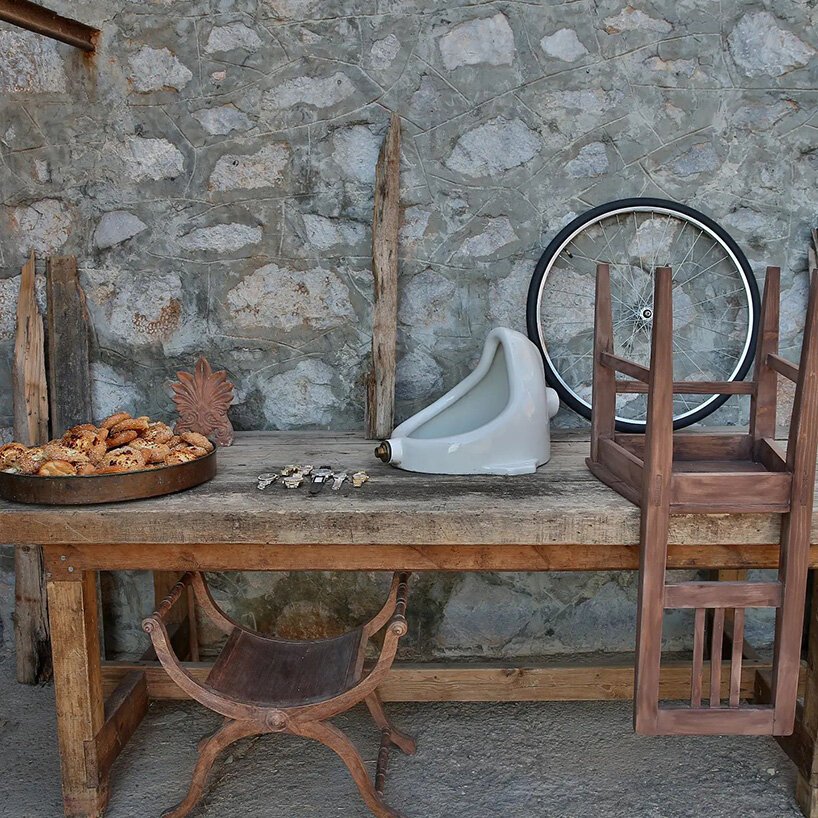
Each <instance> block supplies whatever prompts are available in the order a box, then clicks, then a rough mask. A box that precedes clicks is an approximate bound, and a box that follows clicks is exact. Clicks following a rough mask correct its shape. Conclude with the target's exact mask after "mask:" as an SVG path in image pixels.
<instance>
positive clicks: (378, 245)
mask: <svg viewBox="0 0 818 818" xmlns="http://www.w3.org/2000/svg"><path fill="white" fill-rule="evenodd" d="M399 227H400V117H399V116H398V115H397V114H392V120H391V122H390V123H389V130H388V131H387V132H386V137H385V138H384V141H383V145H382V146H381V152H380V155H379V156H378V164H377V165H376V167H375V210H374V213H373V215H372V274H373V276H374V279H375V303H374V305H373V308H372V371H371V372H370V374H369V378H368V380H367V396H366V430H367V436H368V437H370V438H373V439H379V440H380V439H383V438H387V437H389V435H390V434H391V433H392V425H393V423H394V420H395V367H396V363H395V347H396V343H397V333H398V230H399Z"/></svg>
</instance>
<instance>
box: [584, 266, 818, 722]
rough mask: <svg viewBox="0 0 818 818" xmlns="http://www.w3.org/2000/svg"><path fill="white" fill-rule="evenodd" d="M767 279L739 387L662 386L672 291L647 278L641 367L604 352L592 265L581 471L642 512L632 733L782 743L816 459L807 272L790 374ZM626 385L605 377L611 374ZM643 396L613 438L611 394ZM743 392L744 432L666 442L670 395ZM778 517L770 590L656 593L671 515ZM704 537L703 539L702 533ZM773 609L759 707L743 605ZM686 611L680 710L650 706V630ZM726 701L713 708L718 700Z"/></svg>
mask: <svg viewBox="0 0 818 818" xmlns="http://www.w3.org/2000/svg"><path fill="white" fill-rule="evenodd" d="M779 277H780V276H779V270H778V268H776V267H770V268H768V270H767V280H766V285H765V288H764V299H763V305H762V315H761V328H760V338H759V346H758V351H757V358H756V368H755V376H754V379H753V381H750V382H732V383H701V382H695V383H694V382H687V381H685V382H674V381H673V314H672V287H673V285H672V281H671V270H670V269H669V268H659V269H657V270H656V278H655V288H654V316H655V317H654V321H653V327H652V348H651V360H650V367H649V368H647V367H644V366H640V365H638V364H636V363H633V362H632V361H628V360H625V359H623V358H621V357H618V356H617V355H615V354H614V351H613V325H612V317H611V288H610V278H609V270H608V266H607V265H605V264H602V265H599V267H598V269H597V281H596V312H595V339H594V371H593V399H592V400H593V404H592V406H593V415H592V418H593V419H592V434H591V437H592V440H591V456H590V458H588V461H587V463H588V467H589V468H590V470H591V471H592V472H593V473H594V474H595V475H596V476H597V477H598V478H599V479H600V480H602V481H603V482H604V483H607V484H608V485H609V486H610V487H611V488H613V489H615V490H616V491H618V492H619V493H620V494H622V495H623V496H624V497H626V498H628V499H629V500H631V501H632V502H634V503H635V504H637V505H638V506H640V507H641V510H642V519H641V538H640V550H641V555H640V582H639V602H638V605H639V607H638V618H637V667H636V686H635V702H634V705H635V707H634V710H635V726H636V730H637V732H639V733H644V734H662V733H665V734H682V733H684V734H727V733H736V734H742V735H754V734H770V735H788V734H790V733H792V731H793V725H794V720H795V708H796V697H797V688H798V675H799V669H800V653H801V633H802V625H803V618H804V601H805V594H806V581H807V571H808V562H809V547H810V528H811V520H812V506H813V490H814V485H815V459H816V450H817V449H818V271H813V273H812V278H811V286H810V292H809V304H808V310H807V320H806V326H805V331H804V342H803V347H802V350H801V361H800V365H799V366H795V365H793V364H791V363H790V362H789V361H786V360H785V359H783V358H781V357H780V356H779V354H778V324H779V286H780V285H779ZM617 372H619V373H623V374H625V375H627V376H628V377H629V378H630V380H617V378H616V373H617ZM778 376H783V377H785V378H788V379H789V380H791V381H794V382H795V384H796V391H795V402H794V409H793V414H792V419H791V425H790V433H789V441H788V445H787V451H786V454H784V453H783V452H782V451H781V450H780V449H779V447H778V446H777V445H776V443H775V440H774V437H775V429H776V401H777V377H778ZM622 392H629V393H645V392H647V395H648V408H647V427H646V434H645V435H644V436H642V435H628V434H618V433H617V432H616V430H615V425H614V424H615V403H616V394H617V393H622ZM674 393H677V394H681V393H684V394H719V393H721V394H743V395H750V399H751V412H750V415H751V417H750V428H749V432H747V433H745V434H715V433H706V432H704V433H703V432H691V433H685V432H683V433H677V434H675V435H674V432H673V395H674ZM752 512H767V513H769V512H772V513H775V514H780V515H781V540H780V543H781V545H780V548H781V550H780V568H779V572H778V578H777V581H775V582H747V581H737V582H682V583H668V582H667V579H666V575H665V571H666V564H667V546H668V526H669V518H670V515H674V514H686V513H697V514H701V513H714V514H740V513H752ZM703 537H706V532H703ZM753 607H771V608H775V609H776V629H775V648H774V656H773V669H772V698H771V703H770V704H769V705H762V704H746V703H744V704H742V702H741V701H740V685H741V663H742V654H743V628H744V614H745V609H746V608H753ZM679 608H687V609H694V610H695V619H694V644H693V660H692V665H693V667H692V674H691V696H690V704H689V706H687V705H683V706H680V705H674V706H671V705H668V704H660V695H659V682H660V669H661V668H660V665H661V642H662V624H663V618H664V611H665V610H666V609H679ZM708 610H712V611H713V614H712V616H713V620H712V621H713V624H712V643H711V661H710V674H709V701H707V702H706V703H705V704H702V696H703V693H704V694H705V695H707V693H708V691H707V690H706V689H704V685H705V684H706V681H707V680H704V682H703V678H702V677H703V671H704V652H705V641H706V638H705V618H706V612H707V611H708ZM725 619H727V621H728V622H730V620H732V635H731V636H728V641H731V642H732V646H731V647H730V674H729V682H727V684H726V690H725V691H723V690H722V679H721V659H722V650H723V646H724V641H725V637H724V626H725ZM725 699H726V703H723V701H724V700H725Z"/></svg>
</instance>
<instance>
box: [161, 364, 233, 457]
mask: <svg viewBox="0 0 818 818" xmlns="http://www.w3.org/2000/svg"><path fill="white" fill-rule="evenodd" d="M176 377H177V378H179V381H178V383H174V384H172V385H171V388H172V389H173V402H174V403H175V404H176V409H177V411H178V412H179V420H178V421H177V422H176V434H182V433H183V432H198V433H199V434H202V435H204V436H205V437H210V436H211V435H212V436H213V439H214V440H215V441H216V443H218V445H219V446H230V445H231V444H232V443H233V438H234V433H233V424H232V423H230V419H229V418H228V417H227V411H228V409H229V408H230V404H231V403H232V402H233V384H232V383H231V382H230V381H229V380H228V379H227V373H226V372H225V371H224V370H220V371H219V372H214V371H213V369H212V367H211V366H210V364H209V363H208V362H207V359H206V358H205V357H204V356H202V357H201V358H199V360H198V361H197V362H196V366H195V367H194V369H193V374H192V375H191V374H190V373H189V372H177V373H176Z"/></svg>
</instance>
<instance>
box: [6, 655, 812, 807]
mask: <svg viewBox="0 0 818 818" xmlns="http://www.w3.org/2000/svg"><path fill="white" fill-rule="evenodd" d="M13 676H14V662H13V657H11V656H9V655H5V656H3V655H2V654H0V816H4V818H5V816H8V817H9V818H57V817H58V816H60V815H61V814H62V810H61V802H60V789H59V761H58V755H57V749H56V742H55V736H54V731H55V727H54V692H53V688H52V687H50V686H46V687H40V688H30V687H23V686H20V685H17V684H16V683H15V682H14V680H13ZM389 712H390V714H391V715H392V716H393V717H394V718H395V721H396V722H397V723H398V724H399V725H400V726H402V727H404V728H405V729H406V730H408V731H411V732H412V733H414V735H415V736H416V737H417V739H418V744H419V751H418V754H417V755H416V756H414V757H413V758H406V757H403V756H400V755H395V756H394V757H393V763H392V765H391V775H390V779H389V781H388V784H387V796H388V797H389V798H390V800H391V802H392V803H393V804H395V805H400V806H401V807H402V808H403V811H404V813H405V815H406V817H407V818H444V816H445V818H452V817H453V816H457V818H495V816H496V817H497V818H500V817H501V816H503V817H505V816H521V818H585V816H593V818H700V816H705V815H706V816H707V818H755V816H757V817H758V818H798V816H800V815H801V813H800V812H799V810H798V807H797V805H796V803H795V799H794V797H793V793H794V786H795V783H794V770H793V767H792V765H791V764H790V763H789V762H788V760H787V758H786V757H785V755H784V754H783V753H782V751H781V750H780V749H779V748H778V745H777V744H776V743H775V742H774V741H772V740H771V739H739V738H728V739H713V738H683V739H682V738H677V739H648V738H639V737H637V736H635V735H634V734H633V733H632V731H631V724H630V720H631V713H630V704H629V703H627V702H616V703H576V704H563V703H548V704H435V705H428V704H412V705H392V706H390V707H389ZM217 723H218V719H217V718H216V717H214V716H213V715H209V714H207V713H206V712H205V711H204V710H203V709H202V708H200V707H199V706H198V705H195V704H183V705H177V704H157V705H154V706H153V707H152V708H151V710H150V713H149V714H148V716H147V718H146V720H145V722H144V723H143V725H142V727H141V728H140V729H139V731H138V732H137V734H136V735H135V736H134V738H133V740H132V741H131V743H130V744H129V745H128V747H127V749H126V751H125V752H124V753H123V755H122V756H121V757H120V759H119V761H118V762H117V764H116V766H115V767H114V770H113V775H112V796H111V805H110V808H109V810H108V812H107V816H109V818H142V816H145V818H149V817H151V816H159V815H160V814H161V812H162V810H163V809H164V808H166V807H168V806H170V805H171V804H173V803H175V802H176V801H177V800H178V799H179V798H181V796H182V795H183V793H184V791H185V789H186V787H187V783H188V776H189V774H190V772H191V769H192V766H193V763H194V759H195V745H196V741H197V740H198V738H199V737H200V736H202V735H204V734H205V733H206V732H209V731H210V730H211V729H213V728H214V727H215V726H216V725H217ZM338 723H339V725H340V726H342V727H345V728H348V730H349V733H350V735H351V736H352V738H353V739H354V740H355V741H357V742H358V743H359V746H361V747H362V749H365V753H364V757H365V759H366V760H367V762H368V763H369V764H370V765H374V759H375V755H376V747H377V741H378V738H377V735H376V733H375V731H374V730H373V729H372V727H371V725H370V723H369V722H368V720H367V718H366V715H365V713H364V712H363V711H356V712H355V713H353V714H352V715H350V716H349V717H348V718H345V719H339V720H338ZM195 814H196V816H197V818H230V817H231V816H241V818H339V816H342V817H343V818H369V813H368V812H367V810H366V809H365V808H364V807H363V806H362V804H361V803H360V802H359V800H358V798H357V794H356V791H355V789H354V786H353V785H352V783H351V780H350V779H349V778H348V776H347V775H346V773H345V770H344V769H343V768H342V766H341V764H340V762H339V761H338V760H337V759H336V758H335V757H334V756H333V754H332V753H331V752H330V751H328V750H326V749H324V748H323V747H321V746H319V745H317V744H313V743H309V742H306V741H303V740H301V739H295V738H288V737H284V736H281V737H278V736H276V737H265V738H263V739H257V740H253V741H245V742H242V743H240V744H238V745H235V746H234V748H233V750H232V753H229V754H228V755H227V756H226V757H225V758H224V760H223V761H222V762H221V763H219V764H217V766H216V768H215V773H214V776H213V778H212V782H211V787H210V790H209V793H208V795H207V796H206V798H205V800H204V802H203V805H202V806H201V807H200V809H199V811H198V812H197V813H195Z"/></svg>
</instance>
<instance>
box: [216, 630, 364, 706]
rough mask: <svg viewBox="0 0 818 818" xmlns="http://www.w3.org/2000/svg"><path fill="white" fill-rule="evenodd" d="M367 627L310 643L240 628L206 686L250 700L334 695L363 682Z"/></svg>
mask: <svg viewBox="0 0 818 818" xmlns="http://www.w3.org/2000/svg"><path fill="white" fill-rule="evenodd" d="M362 640H363V630H362V629H361V628H357V629H356V630H354V631H350V632H349V633H345V634H344V635H343V636H338V637H336V638H334V639H323V640H319V641H311V642H299V641H288V640H283V639H273V638H269V637H265V636H261V635H259V634H255V633H250V632H248V631H245V630H241V629H240V628H236V629H235V630H234V631H233V633H232V634H231V635H230V636H229V637H228V640H227V644H226V645H225V646H224V649H223V650H222V652H221V654H220V655H219V658H218V659H217V660H216V663H215V664H214V665H213V669H212V670H211V671H210V675H209V676H208V677H207V684H208V685H209V686H210V687H212V688H214V689H215V690H217V691H219V692H220V693H223V694H224V695H226V696H230V697H231V698H234V699H238V700H240V701H243V702H248V703H251V704H259V705H262V706H268V707H269V706H273V707H294V706H298V705H302V704H311V703H315V702H317V701H323V700H325V699H330V698H332V697H333V696H337V695H339V694H340V693H343V692H345V691H347V690H349V689H350V688H352V687H354V686H355V685H356V684H357V683H358V681H359V680H360V675H361V674H360V673H356V665H357V660H358V653H359V650H360V647H361V642H362Z"/></svg>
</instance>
